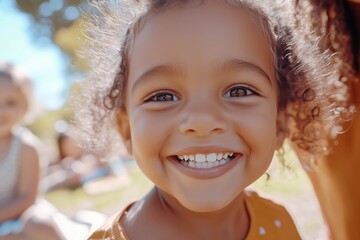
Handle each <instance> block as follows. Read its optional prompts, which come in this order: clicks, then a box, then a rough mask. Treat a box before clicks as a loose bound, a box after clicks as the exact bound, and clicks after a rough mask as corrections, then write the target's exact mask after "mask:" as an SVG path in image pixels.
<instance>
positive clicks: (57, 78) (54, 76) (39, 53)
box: [0, 0, 70, 110]
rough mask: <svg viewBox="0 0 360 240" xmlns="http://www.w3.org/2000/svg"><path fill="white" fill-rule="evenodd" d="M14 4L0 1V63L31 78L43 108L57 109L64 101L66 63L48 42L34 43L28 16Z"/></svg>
mask: <svg viewBox="0 0 360 240" xmlns="http://www.w3.org/2000/svg"><path fill="white" fill-rule="evenodd" d="M15 4H16V3H15V0H1V1H0V60H2V61H8V62H11V63H13V64H15V65H17V66H19V67H20V68H21V69H23V70H24V71H25V72H26V73H27V74H28V75H29V76H30V77H31V78H32V80H33V81H34V86H35V94H36V96H37V99H38V100H39V102H40V103H42V105H43V107H44V108H45V109H48V110H54V109H58V108H60V107H61V106H62V105H63V104H64V102H65V101H66V96H67V89H68V83H69V82H70V80H69V76H68V75H67V73H66V71H67V69H66V68H67V67H68V62H69V61H70V60H69V58H68V57H66V56H65V55H64V54H63V53H62V52H61V51H60V49H59V48H57V47H56V46H55V45H54V44H52V43H51V41H49V39H46V38H44V37H43V38H44V39H40V41H35V40H34V38H33V36H31V31H30V28H31V26H32V25H33V24H34V23H33V22H32V18H31V16H29V15H27V14H25V13H22V12H20V11H19V10H17V8H16V6H15Z"/></svg>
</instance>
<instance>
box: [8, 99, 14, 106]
mask: <svg viewBox="0 0 360 240" xmlns="http://www.w3.org/2000/svg"><path fill="white" fill-rule="evenodd" d="M15 104H16V102H15V101H13V100H9V101H7V102H6V105H7V106H14V105H15Z"/></svg>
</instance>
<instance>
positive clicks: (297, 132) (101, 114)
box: [77, 0, 349, 155]
mask: <svg viewBox="0 0 360 240" xmlns="http://www.w3.org/2000/svg"><path fill="white" fill-rule="evenodd" d="M223 1H224V2H226V3H227V4H231V5H233V6H238V7H240V8H244V9H246V10H248V12H249V13H250V14H251V15H252V16H253V17H254V18H255V20H256V21H257V23H258V24H259V26H260V28H262V30H263V32H264V35H265V36H266V37H267V40H268V42H269V46H270V48H271V50H272V52H273V62H274V69H275V72H276V76H277V80H278V88H279V89H280V94H279V108H280V109H282V110H285V112H286V118H287V119H286V120H287V125H286V126H282V127H281V133H282V134H285V136H286V137H288V138H289V139H291V140H292V141H294V142H295V143H296V144H297V145H298V146H299V147H300V148H301V149H303V150H305V152H309V153H311V154H315V155H317V154H326V153H327V152H328V141H329V139H331V138H332V137H334V136H335V135H336V134H335V133H337V132H338V130H339V126H340V123H341V121H342V119H343V114H346V113H347V112H348V111H349V109H348V108H346V107H345V106H346V100H347V96H346V85H345V84H344V83H343V82H342V81H338V80H339V77H340V76H339V74H338V72H337V71H336V70H335V69H334V68H333V67H332V65H333V62H332V61H333V56H332V55H331V54H332V52H331V51H329V50H327V49H323V48H321V47H320V46H319V42H320V41H321V39H322V38H321V36H319V35H318V34H316V33H313V34H311V33H310V31H308V29H307V28H305V27H303V28H302V27H299V24H298V22H297V19H299V18H294V15H296V11H295V10H296V6H295V5H292V4H291V3H290V1H282V0H276V1H270V0H269V1H267V0H266V1H264V0H263V1H260V0H259V1H246V0H223ZM202 3H203V1H201V0H199V1H179V0H146V1H145V0H144V1H136V0H132V1H131V0H130V1H96V2H95V1H94V2H93V6H94V8H93V9H94V11H93V13H92V16H91V17H90V18H89V19H88V22H86V24H87V26H86V27H87V29H88V32H87V36H88V38H89V39H90V45H88V47H87V49H86V50H85V56H86V57H87V59H89V60H90V72H89V76H88V79H87V81H84V84H83V85H84V88H83V94H82V95H81V99H80V103H81V105H80V106H81V107H80V108H79V109H80V111H78V112H77V119H78V120H79V122H80V123H81V124H82V126H83V128H82V129H83V132H84V133H86V135H87V136H88V139H89V140H90V146H92V147H94V148H97V149H98V150H99V149H100V150H103V151H104V152H105V153H109V152H111V151H110V149H109V147H110V146H119V145H117V144H118V143H119V142H121V141H120V138H119V134H118V133H117V132H116V131H114V127H116V120H115V113H116V111H117V110H119V109H121V108H123V107H124V106H123V96H124V89H125V85H126V82H127V77H128V57H129V56H128V55H129V48H130V46H131V44H132V43H133V42H134V39H135V38H136V36H137V33H138V32H139V31H141V28H142V27H143V25H144V24H145V22H146V18H148V17H150V16H151V15H152V14H155V13H156V12H159V11H165V10H166V9H167V8H172V7H180V6H184V5H193V4H199V5H201V4H202ZM78 102H79V101H78ZM84 106H85V107H84Z"/></svg>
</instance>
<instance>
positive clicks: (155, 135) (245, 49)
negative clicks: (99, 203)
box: [119, 1, 278, 211]
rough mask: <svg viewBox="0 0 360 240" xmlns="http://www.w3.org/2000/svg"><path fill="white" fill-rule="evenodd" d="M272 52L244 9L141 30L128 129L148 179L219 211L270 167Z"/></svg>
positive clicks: (195, 206)
mask: <svg viewBox="0 0 360 240" xmlns="http://www.w3.org/2000/svg"><path fill="white" fill-rule="evenodd" d="M271 56H272V55H271V51H270V48H269V45H268V43H267V41H266V39H265V36H264V34H263V32H262V31H261V30H260V29H259V27H258V26H257V25H256V24H255V22H254V21H253V20H252V18H251V17H250V16H249V15H248V14H247V13H246V12H245V11H244V10H242V9H240V8H236V7H231V6H228V5H226V4H224V3H220V2H214V1H210V3H209V1H207V2H206V3H205V5H201V6H197V7H184V8H176V9H168V10H165V11H164V12H161V13H159V14H157V15H154V16H151V17H150V18H149V19H148V20H147V21H146V23H145V24H144V27H143V28H142V29H141V30H140V32H139V33H138V35H137V36H136V38H135V41H134V43H133V45H132V47H131V49H130V52H129V78H128V83H127V87H126V101H125V106H126V113H119V116H122V117H124V115H127V116H125V118H124V119H127V118H128V122H126V121H125V122H123V123H122V124H120V129H121V133H122V136H123V137H124V140H125V142H127V146H128V149H130V152H132V154H133V156H134V158H135V159H136V161H137V163H138V165H139V167H140V168H141V170H142V171H143V172H144V173H145V175H146V176H147V177H148V178H149V179H150V180H151V181H153V182H154V184H155V185H157V186H158V187H159V188H160V189H161V190H163V191H165V192H167V193H168V194H170V195H171V196H173V197H175V198H176V199H177V200H178V201H179V202H180V203H181V204H182V205H183V206H185V207H186V208H188V209H190V210H193V211H215V210H218V209H221V208H223V207H225V206H226V205H227V204H229V203H230V202H231V201H232V200H233V199H234V198H235V197H236V196H238V195H239V194H240V193H241V192H242V191H243V190H244V188H245V187H247V186H248V185H249V184H251V183H252V182H254V181H255V180H256V179H257V178H259V177H260V176H261V175H262V174H263V173H264V172H265V171H266V169H267V168H268V166H269V164H270V161H271V159H272V156H273V153H274V150H275V146H276V124H277V113H278V108H277V91H278V90H277V81H276V79H275V74H274V70H273V62H272V57H271ZM127 124H129V126H127ZM228 153H231V154H232V156H231V157H222V156H223V155H227V154H228ZM184 157H185V158H186V159H187V158H190V160H187V161H181V160H180V159H184ZM215 158H216V159H217V160H215ZM205 159H206V160H205ZM204 161H205V162H204Z"/></svg>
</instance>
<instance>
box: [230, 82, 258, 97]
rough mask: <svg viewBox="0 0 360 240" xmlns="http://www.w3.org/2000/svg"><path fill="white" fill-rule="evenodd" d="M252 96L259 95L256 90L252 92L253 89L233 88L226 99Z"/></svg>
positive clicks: (237, 86) (241, 86)
mask: <svg viewBox="0 0 360 240" xmlns="http://www.w3.org/2000/svg"><path fill="white" fill-rule="evenodd" d="M251 95H257V93H256V92H255V91H254V90H252V89H251V88H249V87H246V86H243V85H240V86H239V85H236V86H233V87H231V88H230V89H229V90H228V91H227V92H226V93H225V97H226V98H231V97H247V96H251Z"/></svg>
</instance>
